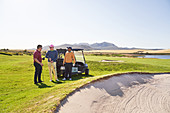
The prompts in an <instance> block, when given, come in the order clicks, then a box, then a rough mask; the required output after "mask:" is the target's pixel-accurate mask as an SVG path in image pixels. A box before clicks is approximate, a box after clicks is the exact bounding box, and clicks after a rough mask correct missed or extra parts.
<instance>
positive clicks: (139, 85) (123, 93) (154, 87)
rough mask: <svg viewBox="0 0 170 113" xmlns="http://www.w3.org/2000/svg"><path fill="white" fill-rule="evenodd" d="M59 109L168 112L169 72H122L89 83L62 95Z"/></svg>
mask: <svg viewBox="0 0 170 113" xmlns="http://www.w3.org/2000/svg"><path fill="white" fill-rule="evenodd" d="M56 112H57V111H56ZM59 113H170V74H156V75H146V74H145V75H144V74H143V75H139V74H132V75H121V76H113V77H112V78H110V79H108V80H102V81H100V82H96V83H93V84H90V85H88V86H86V87H85V88H82V89H80V91H77V92H76V93H75V94H73V95H72V96H70V97H68V98H67V99H65V100H64V101H63V103H62V106H61V108H60V110H59Z"/></svg>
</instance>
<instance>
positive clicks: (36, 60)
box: [34, 58, 43, 66]
mask: <svg viewBox="0 0 170 113" xmlns="http://www.w3.org/2000/svg"><path fill="white" fill-rule="evenodd" d="M34 60H35V62H37V63H38V64H40V65H41V66H43V64H42V63H41V62H39V61H38V59H37V58H34Z"/></svg>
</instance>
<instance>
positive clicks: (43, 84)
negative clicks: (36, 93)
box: [36, 83, 53, 88]
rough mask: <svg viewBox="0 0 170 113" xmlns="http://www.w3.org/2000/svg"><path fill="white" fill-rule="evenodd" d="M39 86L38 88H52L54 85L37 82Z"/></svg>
mask: <svg viewBox="0 0 170 113" xmlns="http://www.w3.org/2000/svg"><path fill="white" fill-rule="evenodd" d="M36 85H37V86H38V88H51V87H53V86H48V85H47V84H45V83H40V84H36Z"/></svg>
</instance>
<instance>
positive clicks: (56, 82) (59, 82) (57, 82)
mask: <svg viewBox="0 0 170 113" xmlns="http://www.w3.org/2000/svg"><path fill="white" fill-rule="evenodd" d="M52 82H53V83H55V84H62V83H63V82H62V81H52Z"/></svg>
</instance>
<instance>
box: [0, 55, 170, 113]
mask: <svg viewBox="0 0 170 113" xmlns="http://www.w3.org/2000/svg"><path fill="white" fill-rule="evenodd" d="M86 60H87V64H88V65H89V69H90V75H75V76H73V81H61V82H62V83H57V82H50V81H49V80H50V78H49V72H48V66H47V60H45V61H43V63H44V67H43V73H42V75H43V76H44V81H45V82H43V83H42V84H38V85H34V84H33V75H34V66H33V58H32V56H27V55H24V56H5V55H0V111H1V112H28V113H30V112H39V113H42V112H51V111H52V110H54V109H55V108H56V106H57V105H58V104H59V102H60V100H61V99H63V98H64V97H65V96H66V95H67V94H69V93H70V92H72V91H73V90H75V89H76V88H78V87H80V86H82V85H84V84H86V83H88V82H90V81H92V80H95V79H98V78H100V77H103V75H106V74H116V73H124V72H150V73H163V72H170V65H169V64H170V60H169V59H142V58H118V57H106V56H86ZM101 60H118V61H123V62H99V61H101ZM42 78H43V77H42ZM59 79H60V80H61V79H62V78H59Z"/></svg>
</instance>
